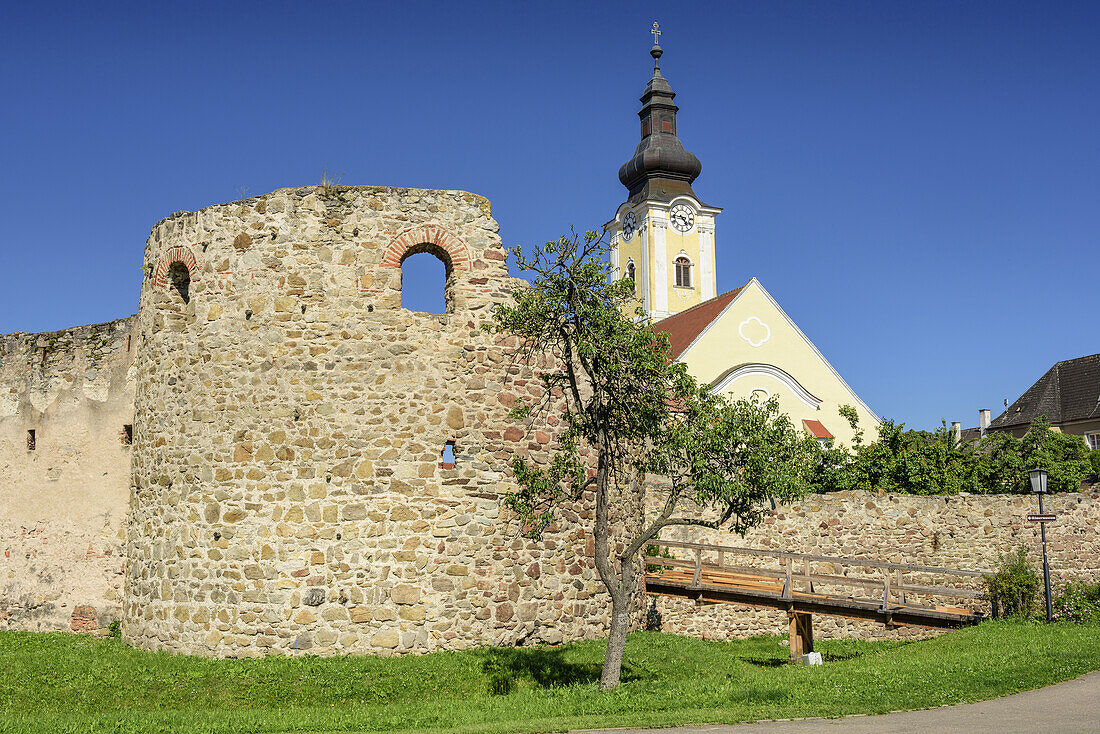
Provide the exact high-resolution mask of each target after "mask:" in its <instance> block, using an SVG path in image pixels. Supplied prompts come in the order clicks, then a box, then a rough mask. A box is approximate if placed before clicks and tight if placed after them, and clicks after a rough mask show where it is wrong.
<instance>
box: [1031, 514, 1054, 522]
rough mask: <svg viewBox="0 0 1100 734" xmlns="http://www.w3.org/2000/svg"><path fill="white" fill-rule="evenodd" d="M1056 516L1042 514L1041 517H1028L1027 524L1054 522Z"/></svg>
mask: <svg viewBox="0 0 1100 734" xmlns="http://www.w3.org/2000/svg"><path fill="white" fill-rule="evenodd" d="M1055 518H1056V516H1055V515H1054V513H1052V512H1048V513H1044V514H1042V515H1028V516H1027V521H1028V522H1054V520H1055Z"/></svg>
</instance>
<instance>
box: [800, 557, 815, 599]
mask: <svg viewBox="0 0 1100 734" xmlns="http://www.w3.org/2000/svg"><path fill="white" fill-rule="evenodd" d="M802 575H804V576H806V577H807V579H806V584H807V588H808V589H809V590H810V593H811V594H812V593H814V582H813V581H812V580H811V579H809V578H808V577H809V575H810V559H809V558H803V559H802Z"/></svg>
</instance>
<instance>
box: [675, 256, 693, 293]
mask: <svg viewBox="0 0 1100 734" xmlns="http://www.w3.org/2000/svg"><path fill="white" fill-rule="evenodd" d="M675 266H676V287H677V288H691V260H688V259H687V258H686V257H684V256H683V255H681V256H680V257H678V258H676V262H675Z"/></svg>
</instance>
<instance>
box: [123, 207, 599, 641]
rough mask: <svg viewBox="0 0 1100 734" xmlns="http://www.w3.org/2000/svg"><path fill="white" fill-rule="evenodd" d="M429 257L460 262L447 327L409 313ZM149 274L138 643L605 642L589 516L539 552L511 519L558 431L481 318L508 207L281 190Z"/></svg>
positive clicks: (194, 235) (130, 593)
mask: <svg viewBox="0 0 1100 734" xmlns="http://www.w3.org/2000/svg"><path fill="white" fill-rule="evenodd" d="M421 251H428V252H431V253H433V254H435V255H436V256H437V257H439V258H440V259H441V260H443V261H444V263H445V265H446V269H447V273H448V277H447V283H446V285H445V295H446V300H447V313H445V314H429V313H416V312H410V311H407V310H405V309H403V308H401V299H400V289H401V270H400V264H401V261H402V259H403V258H404V257H405V256H406V255H408V254H410V253H414V252H421ZM145 262H146V266H147V272H148V273H149V277H148V278H147V279H146V281H145V283H144V286H143V288H142V294H141V302H140V307H139V312H138V324H139V325H138V331H139V333H140V340H141V346H140V362H139V378H138V379H139V385H138V391H137V402H136V416H135V445H134V457H133V479H132V483H133V498H132V502H131V514H130V520H129V539H128V545H127V553H128V564H127V572H126V603H125V610H124V622H123V636H124V639H125V640H126V641H127V642H129V643H131V644H133V645H136V646H138V647H143V648H162V649H172V650H178V651H182V652H187V653H193V654H199V655H212V656H226V655H235V656H236V655H257V654H264V653H272V652H274V653H285V654H294V653H309V654H334V653H346V652H356V653H360V652H371V653H382V654H388V653H393V652H413V651H416V652H421V651H429V650H435V649H441V648H451V649H457V648H464V647H469V646H475V645H489V644H506V645H512V644H523V643H536V642H539V643H555V642H560V641H562V640H563V639H577V638H583V637H594V636H597V635H600V634H602V632H603V629H604V623H605V620H606V609H607V606H608V605H607V603H606V600H605V599H604V598H601V596H602V594H601V593H600V592H599V582H598V579H597V576H596V574H595V573H594V570H593V568H592V566H591V562H590V556H591V552H592V549H591V547H590V541H586V538H585V536H584V534H583V532H582V531H581V530H580V528H579V527H578V526H577V525H575V524H573V525H571V526H569V527H567V528H565V530H564V531H563V532H552V533H550V534H549V535H548V536H547V537H546V538H545V539H544V540H543V541H541V542H538V543H535V542H530V541H525V540H520V539H518V528H517V527H516V526H515V524H514V523H510V522H508V521H507V518H505V517H503V516H502V515H503V511H502V509H501V505H500V498H501V495H502V493H503V492H505V491H507V490H508V489H509V487H510V485H509V482H508V466H509V462H510V460H511V457H512V454H513V452H517V453H519V454H521V455H523V454H531V455H535V456H537V455H539V454H540V452H541V451H542V450H543V449H544V447H545V446H546V445H547V444H548V443H549V442H550V441H551V439H552V434H553V431H552V426H545V427H543V428H540V429H538V430H534V429H532V430H528V429H527V428H525V427H524V426H518V425H514V424H512V423H511V422H510V421H509V419H508V417H507V412H508V410H509V408H510V406H512V405H513V404H514V402H515V400H516V399H517V397H519V396H524V395H527V394H532V395H533V394H536V393H537V391H538V388H537V385H536V383H535V382H534V381H532V380H531V379H530V378H531V374H530V373H529V371H527V370H521V369H519V368H518V367H516V366H514V365H513V364H512V360H511V355H510V345H509V344H508V343H507V341H506V340H501V339H499V338H496V337H491V336H489V335H488V334H487V333H486V332H485V331H484V330H483V329H482V327H483V326H484V325H485V324H486V323H487V321H488V320H489V319H490V316H491V308H492V306H493V305H494V304H496V303H500V302H502V301H504V300H505V299H506V298H507V297H508V292H509V290H510V288H511V287H512V286H513V285H514V283H515V282H516V281H513V280H512V279H510V278H509V277H508V273H507V268H506V264H505V252H504V250H503V248H502V247H501V245H500V239H499V237H498V235H497V224H496V222H494V221H493V219H492V218H491V216H490V211H489V202H488V201H487V200H485V199H483V198H481V197H479V196H475V195H472V194H467V193H462V192H453V191H425V190H413V189H394V188H368V187H364V188H341V189H318V188H308V189H284V190H280V191H276V192H274V193H272V194H269V195H266V196H262V197H257V198H253V199H249V200H246V201H242V202H237V203H234V204H227V205H223V206H215V207H210V208H208V209H204V210H202V211H199V212H196V213H180V214H177V215H174V216H172V217H169V218H168V219H166V220H164V221H163V222H161V223H159V224H157V225H156V226H155V227H154V228H153V232H152V235H151V236H150V238H149V241H148V243H147V246H146V259H145ZM181 263H182V265H181ZM181 267H185V268H186V272H185V273H184V275H185V276H186V279H189V283H188V286H187V289H186V290H187V296H188V298H187V299H186V300H185V299H184V298H183V296H182V291H181V290H180V289H179V288H178V287H176V286H174V285H173V283H174V282H176V281H174V278H175V279H177V280H178V278H179V276H180V273H181V271H180V268H181ZM448 442H453V447H454V454H455V461H454V463H453V465H452V464H451V463H450V462H446V463H445V462H444V461H443V460H442V456H441V452H442V451H443V449H444V447H445V445H446V444H447V443H448ZM576 512H577V513H582V514H584V513H586V512H587V511H586V510H585V509H584V508H577V509H576ZM567 514H568V513H567ZM574 518H575V515H574Z"/></svg>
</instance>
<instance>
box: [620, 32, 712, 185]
mask: <svg viewBox="0 0 1100 734" xmlns="http://www.w3.org/2000/svg"><path fill="white" fill-rule="evenodd" d="M652 33H653V40H654V44H653V48H651V49H650V50H649V55H650V56H652V57H653V78H651V79H650V80H649V83H648V84H647V85H646V88H645V92H644V93H643V94H642V96H641V99H640V101H641V103H642V110H641V112H639V113H638V117H639V118H640V119H641V123H642V139H641V141H640V142H639V143H638V147H637V148H635V150H634V157H633V158H631V159H630V160H629V161H627V162H626V163H624V164H623V165H622V167H621V168H619V180H620V181H621V182H622V184H623V186H626V188H627V189H628V190H629V191H630V199H631V200H633V201H637V200H647V199H656V200H664V201H669V200H671V199H672V198H673V197H675V196H677V195H679V194H690V195H691V196H692V197H694V196H695V194H694V192H693V191H692V190H691V182H692V181H694V180H695V179H696V178H697V177H698V176H699V173H700V172H701V171H702V170H703V164H701V163H700V162H699V159H698V158H696V157H695V156H694V155H692V154H691V153H689V152H688V151H686V150H684V146H683V144H682V143H681V142H680V139H679V138H678V137H676V112H677V110H678V109H679V108H678V107H677V106H676V105H675V104H673V101H672V100H673V99H675V97H676V93H675V92H673V91H672V87H671V86H670V85H669V83H668V80H667V79H665V78H664V77H663V76H662V75H661V55H662V54H663V53H664V52H663V51H662V50H661V46H660V45H659V44H658V43H657V40H658V37H659V36H660V34H661V31H660V29H659V26H658V25H657V23H654V24H653V31H652Z"/></svg>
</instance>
